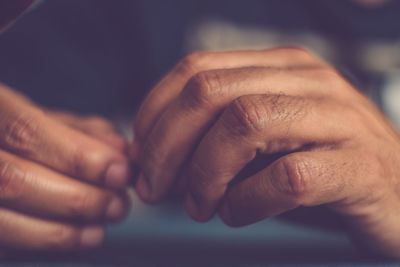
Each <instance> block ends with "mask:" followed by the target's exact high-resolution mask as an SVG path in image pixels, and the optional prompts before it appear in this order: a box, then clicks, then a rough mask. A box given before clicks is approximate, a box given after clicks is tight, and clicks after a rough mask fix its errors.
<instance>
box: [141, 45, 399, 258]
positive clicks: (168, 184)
mask: <svg viewBox="0 0 400 267" xmlns="http://www.w3.org/2000/svg"><path fill="white" fill-rule="evenodd" d="M134 129H135V136H136V141H135V144H134V148H133V149H134V151H135V152H134V155H133V156H134V158H135V160H136V161H137V162H138V164H139V166H140V168H141V174H140V175H139V178H138V181H137V184H136V190H137V192H138V194H139V195H140V196H141V198H142V199H143V200H145V201H147V202H150V203H155V202H157V201H160V200H161V199H162V198H164V197H165V196H166V194H167V193H168V192H169V191H170V190H171V188H173V187H175V186H177V185H185V183H186V184H187V190H188V193H187V196H186V201H185V206H186V210H187V212H188V213H189V215H190V216H191V217H193V218H194V219H195V220H198V221H207V220H209V219H210V218H211V217H212V216H213V215H214V214H215V212H219V214H220V216H221V217H222V220H223V221H224V222H225V223H227V224H228V225H231V226H242V225H247V224H251V223H255V222H257V221H260V220H263V219H265V218H268V217H271V216H275V215H278V214H281V213H284V212H286V211H289V210H292V209H295V208H297V207H300V206H305V207H312V206H319V205H325V206H326V207H327V208H329V209H331V210H333V211H334V212H336V213H337V214H338V215H340V216H341V217H342V218H343V219H344V220H345V221H347V222H348V223H349V227H350V228H349V229H351V230H350V231H349V232H350V233H351V234H352V235H353V237H354V238H355V240H358V242H359V243H360V244H361V245H363V246H364V247H368V248H370V249H372V250H374V251H375V252H377V253H382V254H386V255H390V256H396V257H400V226H399V221H400V212H399V211H398V210H399V207H400V142H399V134H398V133H397V131H396V130H395V129H394V128H393V127H392V126H391V124H390V123H389V122H388V121H387V120H386V119H385V118H384V116H383V115H382V114H381V113H380V112H379V111H378V110H377V109H376V108H375V107H374V105H373V104H372V103H370V102H369V101H368V100H367V99H366V98H365V97H364V96H362V95H361V94H360V93H359V92H358V91H357V90H355V89H354V87H353V86H352V85H351V84H350V83H349V82H347V81H346V80H345V79H344V78H343V77H342V76H341V75H340V74H339V73H338V72H336V71H335V70H334V69H332V68H331V67H329V66H328V65H327V64H325V63H323V62H321V61H320V60H318V59H316V58H315V57H314V56H312V55H311V54H310V53H308V52H306V51H304V50H301V49H295V48H279V49H274V50H266V51H241V52H215V53H206V52H203V53H195V54H193V55H190V56H188V57H187V58H186V59H184V60H183V61H181V62H180V63H179V64H178V65H177V66H176V67H175V68H174V69H173V70H172V71H171V72H170V73H169V74H168V75H167V76H166V77H165V78H164V79H163V80H162V81H161V82H160V83H159V84H158V85H157V86H156V87H155V88H154V89H153V90H152V91H151V92H150V94H149V95H148V97H147V98H146V100H145V101H144V103H143V105H142V107H141V108H140V110H139V112H138V115H137V119H136V122H135V125H134Z"/></svg>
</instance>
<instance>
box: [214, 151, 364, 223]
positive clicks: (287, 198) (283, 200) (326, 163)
mask: <svg viewBox="0 0 400 267" xmlns="http://www.w3.org/2000/svg"><path fill="white" fill-rule="evenodd" d="M357 158H359V157H358V156H355V155H354V154H352V152H350V151H349V150H340V151H339V150H335V151H316V152H301V153H294V154H290V155H287V156H285V157H283V158H280V159H279V160H277V161H276V162H274V163H273V164H272V165H270V166H269V167H267V168H266V169H264V170H262V171H260V172H259V173H257V174H255V175H254V176H252V177H249V178H248V179H246V180H244V181H242V182H241V183H239V184H237V185H235V186H234V187H233V188H231V189H230V190H229V191H228V192H227V195H226V196H225V197H224V200H223V202H222V204H221V208H220V210H219V213H220V216H221V218H222V220H223V221H224V222H225V223H226V224H228V225H230V226H243V225H247V224H251V223H255V222H258V221H260V220H263V219H265V218H268V217H272V216H275V215H278V214H281V213H283V212H286V211H288V210H292V209H295V208H297V207H300V206H318V205H321V204H326V203H333V202H341V201H345V200H346V198H347V197H348V196H349V194H350V192H349V190H350V189H351V188H355V187H357V186H358V179H357V178H358V177H357V176H358V173H355V171H354V170H353V168H352V167H351V166H355V165H353V163H354V164H356V165H359V164H360V163H359V162H357V160H356V159H357ZM366 169H368V167H367V168H366ZM360 170H362V168H361V169H360ZM364 170H365V169H364ZM363 175H364V176H363V177H368V174H367V173H364V174H363ZM357 188H358V187H357ZM361 188H362V187H361ZM361 188H360V190H362V189H361Z"/></svg>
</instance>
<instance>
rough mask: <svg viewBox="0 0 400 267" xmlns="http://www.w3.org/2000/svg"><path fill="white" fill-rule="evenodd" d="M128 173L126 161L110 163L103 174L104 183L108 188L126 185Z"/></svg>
mask: <svg viewBox="0 0 400 267" xmlns="http://www.w3.org/2000/svg"><path fill="white" fill-rule="evenodd" d="M130 173H131V171H130V166H129V164H128V162H115V163H112V164H110V166H109V167H108V169H107V171H106V174H105V185H106V186H108V187H110V188H114V189H121V188H123V187H124V186H125V185H127V183H128V180H129V176H130Z"/></svg>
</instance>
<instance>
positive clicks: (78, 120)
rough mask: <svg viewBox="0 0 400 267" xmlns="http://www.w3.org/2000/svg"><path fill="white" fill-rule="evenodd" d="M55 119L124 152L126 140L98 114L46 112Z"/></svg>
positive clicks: (126, 147)
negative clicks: (86, 115) (80, 114)
mask: <svg viewBox="0 0 400 267" xmlns="http://www.w3.org/2000/svg"><path fill="white" fill-rule="evenodd" d="M46 114H48V115H49V116H51V117H52V118H53V119H55V120H56V121H61V122H63V123H65V124H66V125H68V126H70V127H72V128H74V129H76V130H79V131H81V132H83V133H85V134H87V135H90V136H93V137H95V138H97V139H99V140H101V141H103V142H105V143H106V144H108V145H110V146H112V147H113V148H115V149H117V150H118V151H120V152H123V153H125V152H126V151H127V149H128V145H127V142H126V140H125V139H124V138H123V137H122V136H121V134H120V132H119V131H118V129H117V128H116V127H115V126H114V125H113V124H112V123H111V122H109V121H107V120H106V119H104V118H102V117H98V116H89V117H84V116H79V115H75V114H72V113H67V112H55V111H48V112H46Z"/></svg>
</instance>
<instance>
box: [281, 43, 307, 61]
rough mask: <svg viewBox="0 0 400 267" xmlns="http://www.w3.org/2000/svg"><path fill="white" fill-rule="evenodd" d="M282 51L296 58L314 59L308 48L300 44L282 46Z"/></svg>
mask: <svg viewBox="0 0 400 267" xmlns="http://www.w3.org/2000/svg"><path fill="white" fill-rule="evenodd" d="M282 52H286V53H288V54H289V55H291V56H292V57H293V58H296V59H303V60H310V59H314V56H313V55H312V53H311V52H310V51H309V50H308V49H306V48H304V47H300V46H291V47H284V48H282Z"/></svg>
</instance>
